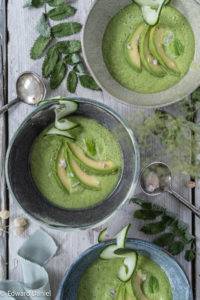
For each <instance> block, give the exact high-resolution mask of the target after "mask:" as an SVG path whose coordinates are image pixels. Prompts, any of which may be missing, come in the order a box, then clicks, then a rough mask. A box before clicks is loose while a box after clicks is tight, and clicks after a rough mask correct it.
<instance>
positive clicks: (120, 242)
mask: <svg viewBox="0 0 200 300" xmlns="http://www.w3.org/2000/svg"><path fill="white" fill-rule="evenodd" d="M130 226H131V225H130V224H128V225H127V226H125V227H124V228H123V229H122V230H121V231H120V232H119V233H118V234H117V235H116V243H117V247H118V248H124V247H125V242H126V238H127V234H128V230H129V228H130Z"/></svg>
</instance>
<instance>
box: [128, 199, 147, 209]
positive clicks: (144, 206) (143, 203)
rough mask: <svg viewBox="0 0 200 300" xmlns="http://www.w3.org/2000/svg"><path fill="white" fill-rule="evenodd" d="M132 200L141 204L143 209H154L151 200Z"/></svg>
mask: <svg viewBox="0 0 200 300" xmlns="http://www.w3.org/2000/svg"><path fill="white" fill-rule="evenodd" d="M131 201H132V202H133V203H135V204H138V205H140V206H141V207H142V208H143V209H152V203H151V202H150V201H148V202H146V201H144V200H142V199H140V198H132V199H131Z"/></svg>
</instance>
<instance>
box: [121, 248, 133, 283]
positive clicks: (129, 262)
mask: <svg viewBox="0 0 200 300" xmlns="http://www.w3.org/2000/svg"><path fill="white" fill-rule="evenodd" d="M136 263H137V254H136V252H134V251H132V252H129V253H127V254H126V255H125V259H124V264H123V265H122V266H121V267H120V269H119V271H118V278H119V279H120V280H121V281H124V282H126V281H128V280H130V278H131V276H132V275H133V272H134V270H135V267H136Z"/></svg>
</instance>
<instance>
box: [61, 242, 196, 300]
mask: <svg viewBox="0 0 200 300" xmlns="http://www.w3.org/2000/svg"><path fill="white" fill-rule="evenodd" d="M113 242H114V240H113V239H112V240H108V241H104V242H101V243H97V244H95V245H93V246H91V247H89V248H88V249H86V250H85V251H83V252H82V253H81V254H80V255H79V256H78V258H77V259H76V260H75V261H74V262H73V263H72V264H71V266H70V267H69V269H68V270H67V271H66V272H65V274H64V277H63V279H62V281H61V283H60V285H59V288H58V292H57V295H56V300H61V296H63V286H64V284H65V281H66V279H67V277H68V276H69V275H70V273H71V272H72V270H73V268H74V267H75V266H76V265H77V264H79V262H80V261H81V260H82V258H84V257H85V256H86V255H88V254H90V253H91V252H92V251H93V250H95V249H98V248H99V247H100V246H106V245H109V244H112V243H113ZM127 242H129V243H134V242H136V243H137V242H139V243H140V244H143V245H146V246H147V247H153V248H154V249H157V250H159V251H160V252H162V253H164V254H166V255H167V256H168V257H169V258H170V259H171V260H173V261H174V262H175V263H176V264H177V267H178V268H179V270H180V271H181V272H182V273H183V274H184V275H185V278H186V280H187V282H188V286H189V287H190V292H191V296H192V299H188V300H193V299H194V295H193V290H192V287H191V284H190V281H189V277H188V275H187V274H186V272H185V270H184V269H183V267H182V266H181V264H180V263H179V261H178V260H177V259H176V258H175V257H174V256H173V255H172V254H171V253H169V252H168V251H167V250H165V249H163V248H161V247H159V246H157V245H155V244H153V243H152V242H149V241H145V240H142V239H135V238H128V239H126V243H127Z"/></svg>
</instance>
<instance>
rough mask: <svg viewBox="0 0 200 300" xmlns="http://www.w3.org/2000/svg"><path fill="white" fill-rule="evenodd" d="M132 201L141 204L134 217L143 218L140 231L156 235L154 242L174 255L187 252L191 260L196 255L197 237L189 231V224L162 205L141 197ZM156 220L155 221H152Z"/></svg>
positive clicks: (188, 258)
mask: <svg viewBox="0 0 200 300" xmlns="http://www.w3.org/2000/svg"><path fill="white" fill-rule="evenodd" d="M131 201H132V202H133V203H135V204H137V205H139V206H140V209H138V210H136V211H135V212H134V218H136V219H139V220H143V221H144V222H145V224H144V225H142V226H141V227H140V231H142V232H143V233H145V234H147V235H156V237H155V238H154V240H153V242H154V243H155V244H156V245H158V246H160V247H163V248H164V249H166V250H167V251H168V252H170V253H171V254H172V255H178V254H180V253H182V252H185V259H186V260H187V261H191V260H193V259H195V257H196V247H195V240H196V238H195V237H194V236H193V235H191V234H190V233H189V230H188V226H187V225H186V224H184V223H183V222H181V221H180V220H178V219H177V217H175V216H174V215H172V214H171V213H169V212H167V210H166V209H165V208H164V207H162V206H160V205H154V204H152V203H151V202H148V201H144V200H142V199H139V198H133V199H131ZM152 220H154V222H151V221H152Z"/></svg>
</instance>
